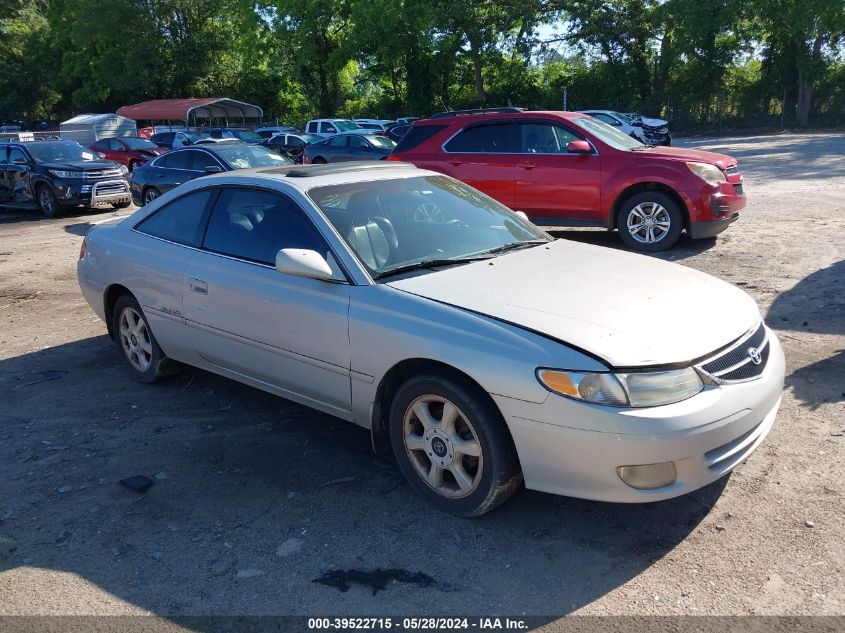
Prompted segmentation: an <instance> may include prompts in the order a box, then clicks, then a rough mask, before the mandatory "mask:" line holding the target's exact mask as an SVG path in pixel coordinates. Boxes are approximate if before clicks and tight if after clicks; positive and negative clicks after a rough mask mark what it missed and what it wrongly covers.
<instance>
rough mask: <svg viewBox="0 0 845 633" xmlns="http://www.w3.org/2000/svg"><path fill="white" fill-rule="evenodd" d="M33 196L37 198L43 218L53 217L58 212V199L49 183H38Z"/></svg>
mask: <svg viewBox="0 0 845 633" xmlns="http://www.w3.org/2000/svg"><path fill="white" fill-rule="evenodd" d="M35 196H36V199H37V200H38V208H39V209H40V210H41V213H42V215H43V216H44V217H45V218H55V217H56V216H57V215H58V214H59V209H60V207H59V201H58V200H57V199H56V194H55V193H53V189H52V187H50V185H45V184H41V185H39V186H38V189H37V190H36V192H35Z"/></svg>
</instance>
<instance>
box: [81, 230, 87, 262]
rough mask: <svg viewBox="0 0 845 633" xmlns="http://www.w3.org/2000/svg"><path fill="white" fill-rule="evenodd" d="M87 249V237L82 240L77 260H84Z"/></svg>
mask: <svg viewBox="0 0 845 633" xmlns="http://www.w3.org/2000/svg"><path fill="white" fill-rule="evenodd" d="M87 247H88V236H87V235H86V236H85V237H83V238H82V246H80V247H79V259H84V258H85V249H86V248H87Z"/></svg>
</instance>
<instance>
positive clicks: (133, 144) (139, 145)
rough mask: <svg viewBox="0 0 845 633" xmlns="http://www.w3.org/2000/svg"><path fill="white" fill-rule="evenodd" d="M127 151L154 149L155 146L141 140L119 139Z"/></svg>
mask: <svg viewBox="0 0 845 633" xmlns="http://www.w3.org/2000/svg"><path fill="white" fill-rule="evenodd" d="M120 140H121V141H123V142H124V143H125V144H126V147H128V148H129V149H156V148H157V147H156V144H155V143H151V142H150V141H148V140H146V139H143V138H122V139H120Z"/></svg>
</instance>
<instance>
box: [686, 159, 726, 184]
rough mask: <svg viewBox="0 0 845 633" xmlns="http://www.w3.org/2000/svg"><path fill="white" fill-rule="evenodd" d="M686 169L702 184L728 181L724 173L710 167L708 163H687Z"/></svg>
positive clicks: (714, 167)
mask: <svg viewBox="0 0 845 633" xmlns="http://www.w3.org/2000/svg"><path fill="white" fill-rule="evenodd" d="M687 167H689V169H690V171H691V172H692V173H694V174H695V175H696V176H698V177H699V178H701V179H702V180H703V181H704V182H709V183H710V184H711V185H713V184H716V183H717V182H724V181H726V180H727V179H728V178H727V176H725V174H724V172H723V171H722V170H721V169H719V168H718V167H716V165H710V164H709V163H687Z"/></svg>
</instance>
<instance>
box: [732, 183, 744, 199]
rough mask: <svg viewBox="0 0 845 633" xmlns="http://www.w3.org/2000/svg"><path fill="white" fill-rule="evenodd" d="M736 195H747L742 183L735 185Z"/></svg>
mask: <svg viewBox="0 0 845 633" xmlns="http://www.w3.org/2000/svg"><path fill="white" fill-rule="evenodd" d="M734 193H735V194H736V195H738V196H742V195H745V193H744V192H743V190H742V183H741V182H737V183H734Z"/></svg>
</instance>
